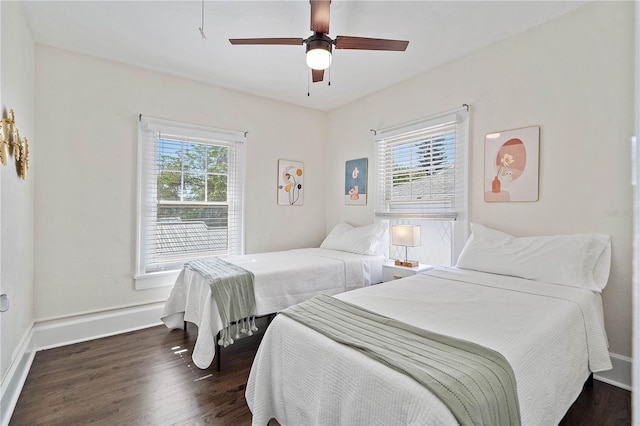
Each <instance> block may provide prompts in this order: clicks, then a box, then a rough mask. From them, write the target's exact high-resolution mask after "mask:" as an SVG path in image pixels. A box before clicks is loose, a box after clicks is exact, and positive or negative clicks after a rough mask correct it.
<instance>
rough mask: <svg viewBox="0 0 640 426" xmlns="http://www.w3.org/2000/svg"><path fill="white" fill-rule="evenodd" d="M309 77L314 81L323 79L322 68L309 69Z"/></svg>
mask: <svg viewBox="0 0 640 426" xmlns="http://www.w3.org/2000/svg"><path fill="white" fill-rule="evenodd" d="M311 79H312V80H313V82H314V83H317V82H319V81H322V80H323V79H324V70H314V69H312V70H311Z"/></svg>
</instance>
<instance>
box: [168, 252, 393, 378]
mask: <svg viewBox="0 0 640 426" xmlns="http://www.w3.org/2000/svg"><path fill="white" fill-rule="evenodd" d="M224 259H225V260H226V261H228V262H231V263H233V264H235V265H238V266H240V267H242V268H244V269H246V270H248V271H251V272H252V273H253V274H254V290H255V296H256V315H258V316H260V315H266V314H270V313H275V312H278V311H280V310H282V309H284V308H286V307H288V306H291V305H294V304H296V303H300V302H303V301H305V300H307V299H309V298H311V297H313V296H315V295H316V294H319V293H324V294H329V295H334V294H338V293H342V292H345V291H347V290H352V289H356V288H360V287H364V286H369V285H371V284H372V283H373V284H375V283H378V282H380V281H381V279H382V265H383V263H384V260H385V259H384V257H383V256H369V255H361V254H354V253H348V252H343V251H337V250H328V249H322V248H307V249H296V250H286V251H279V252H269V253H258V254H251V255H243V256H229V257H226V258H224ZM161 319H162V321H163V322H164V323H165V325H166V326H167V327H169V328H182V324H183V321H189V322H192V323H194V324H196V325H197V326H198V338H197V340H196V344H195V347H194V350H193V354H192V358H193V362H194V364H195V365H196V366H197V367H199V368H207V367H209V365H211V362H212V361H213V359H214V357H215V337H216V335H217V333H218V331H220V330H221V329H222V320H221V319H220V314H219V313H218V308H217V306H216V303H215V302H214V301H213V299H212V298H211V290H210V288H209V283H208V282H207V280H206V279H205V278H204V277H202V276H201V275H200V274H198V273H197V272H195V271H192V270H191V269H187V268H184V269H183V270H182V271H181V272H180V275H179V276H178V278H177V279H176V283H175V284H174V286H173V289H172V290H171V294H170V295H169V299H168V300H167V303H166V304H165V306H164V311H163V314H162V318H161Z"/></svg>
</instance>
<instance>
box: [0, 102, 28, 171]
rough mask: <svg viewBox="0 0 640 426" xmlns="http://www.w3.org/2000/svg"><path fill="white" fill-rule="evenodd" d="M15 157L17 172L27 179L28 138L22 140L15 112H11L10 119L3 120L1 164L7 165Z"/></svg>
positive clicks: (0, 143)
mask: <svg viewBox="0 0 640 426" xmlns="http://www.w3.org/2000/svg"><path fill="white" fill-rule="evenodd" d="M12 155H13V157H14V160H15V163H16V172H17V173H18V176H20V177H21V178H22V180H26V179H27V170H28V169H29V143H28V140H27V138H22V140H20V132H19V131H18V127H17V126H16V120H15V116H14V114H13V110H12V109H11V110H9V117H8V118H3V119H2V133H1V134H0V163H2V165H3V166H6V165H7V161H8V160H9V157H10V156H12Z"/></svg>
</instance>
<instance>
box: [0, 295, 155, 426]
mask: <svg viewBox="0 0 640 426" xmlns="http://www.w3.org/2000/svg"><path fill="white" fill-rule="evenodd" d="M163 306H164V303H154V304H147V305H141V306H135V307H127V308H120V309H114V310H111V311H105V312H99V313H89V314H83V315H78V316H75V317H69V318H64V319H57V320H49V321H42V322H36V323H35V324H33V325H32V326H31V328H30V329H29V330H27V331H26V333H25V337H24V338H23V339H22V342H21V344H20V347H19V348H18V350H17V356H16V357H15V360H14V361H13V363H12V365H11V367H10V368H9V371H8V373H7V375H6V376H5V377H4V379H3V380H2V395H1V398H0V425H2V426H6V425H8V424H9V420H10V419H11V415H12V414H13V410H14V408H15V406H16V403H17V402H18V397H19V396H20V392H21V391H22V387H23V386H24V383H25V381H26V380H27V375H28V374H29V369H30V368H31V364H32V362H33V359H34V357H35V355H36V352H37V351H40V350H44V349H51V348H56V347H60V346H65V345H71V344H73V343H78V342H85V341H88V340H93V339H99V338H101V337H107V336H113V335H116V334H122V333H127V332H130V331H135V330H140V329H143V328H149V327H153V326H156V325H160V324H162V322H161V321H160V316H161V315H162V308H163Z"/></svg>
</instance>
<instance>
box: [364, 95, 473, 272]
mask: <svg viewBox="0 0 640 426" xmlns="http://www.w3.org/2000/svg"><path fill="white" fill-rule="evenodd" d="M467 133H468V111H467V108H466V107H465V108H462V109H460V110H456V111H452V112H448V113H444V114H441V115H438V116H434V117H430V118H427V119H424V120H420V121H417V122H413V123H409V124H406V125H401V126H397V127H394V128H389V129H383V130H380V131H378V132H376V145H377V149H376V164H377V195H378V198H377V206H376V216H377V217H380V218H385V219H388V220H389V221H390V223H391V224H407V225H420V226H421V235H422V238H421V240H422V245H421V246H420V247H416V248H409V249H408V250H409V252H410V253H411V252H413V253H411V254H412V256H413V257H412V256H411V255H410V256H409V257H412V259H413V260H420V261H421V262H422V263H427V264H431V265H442V266H451V265H453V264H455V262H456V260H457V258H458V255H459V254H460V251H461V250H462V247H463V246H464V243H465V241H466V237H467V228H468V226H467V225H468V219H467V160H466V158H467V139H468V137H467ZM389 255H390V257H392V258H402V257H404V248H403V247H396V246H392V247H391V248H390V254H389Z"/></svg>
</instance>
